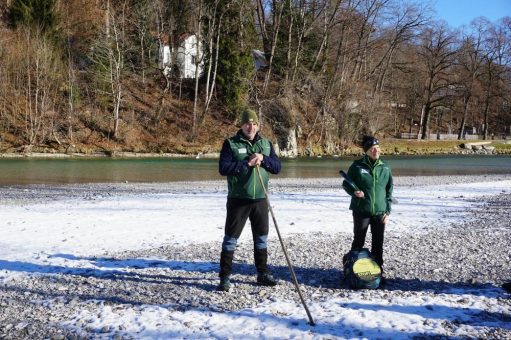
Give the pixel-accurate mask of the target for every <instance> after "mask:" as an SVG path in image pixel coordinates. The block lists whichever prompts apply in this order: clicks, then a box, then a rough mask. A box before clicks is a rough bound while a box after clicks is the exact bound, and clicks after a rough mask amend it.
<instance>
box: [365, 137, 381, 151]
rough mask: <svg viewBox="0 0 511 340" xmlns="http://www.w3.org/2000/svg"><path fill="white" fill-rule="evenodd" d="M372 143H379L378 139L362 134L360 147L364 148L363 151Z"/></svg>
mask: <svg viewBox="0 0 511 340" xmlns="http://www.w3.org/2000/svg"><path fill="white" fill-rule="evenodd" d="M374 145H380V141H379V140H378V139H377V138H375V137H373V136H364V138H363V139H362V148H363V149H364V152H367V150H369V149H370V148H371V147H372V146H374Z"/></svg>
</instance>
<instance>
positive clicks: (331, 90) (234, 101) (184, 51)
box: [0, 0, 511, 156]
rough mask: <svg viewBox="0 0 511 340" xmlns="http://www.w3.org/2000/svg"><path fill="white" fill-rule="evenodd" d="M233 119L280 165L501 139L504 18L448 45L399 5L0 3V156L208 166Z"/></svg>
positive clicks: (442, 28)
mask: <svg viewBox="0 0 511 340" xmlns="http://www.w3.org/2000/svg"><path fill="white" fill-rule="evenodd" d="M196 42H198V43H196ZM187 60H191V61H187ZM190 67H191V68H190ZM246 106H250V107H252V108H254V109H255V110H256V111H257V112H258V113H259V114H260V117H261V121H262V124H261V127H262V130H263V133H264V134H265V135H266V136H268V137H270V138H271V139H272V140H274V141H275V143H277V144H278V148H279V149H280V151H281V153H282V155H289V156H293V155H320V154H343V153H346V152H350V150H352V146H353V143H354V142H355V141H356V140H358V139H359V137H360V136H362V135H363V134H375V135H377V136H379V137H380V138H402V137H405V138H412V139H425V140H428V139H437V138H442V139H443V138H454V139H459V140H463V139H503V138H505V137H506V136H507V137H508V138H509V136H510V135H511V18H510V17H503V18H502V19H501V20H499V21H498V22H489V21H488V20H486V19H485V18H477V19H475V20H474V21H473V22H472V24H471V25H470V27H465V28H463V29H462V30H454V29H452V28H451V27H449V26H448V25H447V23H445V22H442V21H437V20H435V16H434V13H433V12H432V11H431V10H430V9H429V8H428V7H427V6H426V5H424V3H423V2H422V1H400V0H364V1H352V0H300V1H293V0H281V1H269V0H101V1H98V0H67V1H64V0H4V1H2V2H1V3H0V152H1V153H6V152H66V153H76V152H80V153H96V152H104V153H107V154H111V153H115V152H142V153H146V152H151V153H179V154H196V153H211V152H217V151H218V150H219V148H220V146H221V143H222V140H223V139H224V138H225V137H226V136H228V135H230V134H232V133H234V132H235V131H236V129H237V125H238V123H237V117H238V113H239V112H240V110H241V109H242V108H244V107H246ZM460 143H461V142H460Z"/></svg>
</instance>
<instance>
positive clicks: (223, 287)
mask: <svg viewBox="0 0 511 340" xmlns="http://www.w3.org/2000/svg"><path fill="white" fill-rule="evenodd" d="M229 289H231V280H229V277H221V278H220V284H219V285H218V287H217V289H216V290H218V291H220V292H228V291H229Z"/></svg>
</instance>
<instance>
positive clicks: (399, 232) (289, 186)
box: [0, 176, 511, 339]
mask: <svg viewBox="0 0 511 340" xmlns="http://www.w3.org/2000/svg"><path fill="white" fill-rule="evenodd" d="M395 182H396V188H395V193H396V195H395V196H396V199H397V201H398V204H396V206H395V207H394V210H393V214H392V215H391V217H392V220H391V222H390V223H389V225H388V228H387V232H386V241H385V254H384V257H385V260H386V264H385V273H386V277H387V278H388V284H387V286H386V288H385V289H383V290H376V291H351V290H347V289H344V288H342V287H341V285H340V268H341V258H342V255H343V254H344V253H345V252H347V251H348V249H349V246H350V242H351V218H350V215H349V212H348V211H347V205H348V199H347V197H345V194H344V193H343V192H342V191H340V189H339V184H340V183H339V180H336V179H303V180H296V179H295V180H292V179H274V180H273V181H272V183H271V185H272V194H271V195H272V196H271V200H272V204H273V205H274V209H275V212H276V215H277V220H278V222H279V227H280V228H281V230H282V231H283V234H284V238H285V243H286V245H287V249H288V252H289V254H290V255H291V259H292V262H293V264H294V266H295V271H296V273H297V275H298V280H299V282H300V283H301V289H302V292H303V293H304V296H305V297H306V301H307V303H308V306H309V308H310V311H311V313H312V315H313V317H314V319H315V322H316V326H315V327H312V326H310V325H308V324H307V323H306V321H307V318H306V315H305V312H304V311H303V308H302V306H301V304H300V301H299V299H298V296H297V294H296V292H295V290H294V287H293V285H292V283H291V282H290V277H289V271H288V269H287V266H286V264H285V260H284V258H283V255H282V251H281V249H280V244H279V242H278V239H277V237H276V234H275V233H274V231H272V232H271V234H270V249H269V252H270V265H271V269H272V271H273V273H274V275H275V276H276V277H277V278H278V279H279V280H280V284H279V285H278V286H277V287H274V288H265V287H259V286H256V285H255V277H254V266H253V260H252V245H251V242H250V240H249V238H250V237H249V234H250V232H249V230H248V228H247V230H245V232H244V236H247V237H245V239H244V241H243V242H241V244H240V246H239V247H238V250H237V252H236V256H235V261H236V265H235V268H234V271H235V274H234V276H233V283H234V287H233V289H232V291H231V292H229V293H220V292H216V291H215V287H216V284H217V283H218V278H217V272H218V263H217V261H218V257H219V251H220V240H221V237H222V233H223V231H222V223H223V219H224V218H225V216H224V214H225V211H224V205H225V183H224V182H223V181H222V182H189V183H167V184H104V185H98V184H95V185H72V186H53V187H46V186H32V187H11V188H7V187H3V188H0V197H2V199H1V201H0V220H1V223H2V224H3V226H2V229H3V230H4V231H7V233H6V234H5V235H3V236H4V237H3V240H2V241H0V246H1V248H2V249H0V255H1V256H0V338H6V339H18V338H27V339H46V338H52V339H64V338H105V339H107V338H116V339H122V338H127V339H130V338H136V339H138V338H147V339H152V338H161V339H166V338H201V339H203V338H249V339H255V338H306V339H308V338H317V339H320V338H413V337H417V336H418V337H421V336H422V337H435V336H437V337H473V338H495V339H504V338H510V337H511V326H510V325H511V301H510V299H509V297H510V296H509V294H506V293H505V292H504V291H503V290H502V289H501V288H500V286H501V284H502V283H503V282H505V281H509V280H511V265H510V261H509V259H510V258H511V250H510V247H509V245H510V244H511V224H510V219H509V209H510V208H511V187H510V184H511V178H510V177H509V176H507V177H505V176H504V177H502V176H484V177H480V176H479V177H473V176H462V177H452V176H445V177H442V176H441V177H413V178H412V177H409V178H407V177H400V178H396V181H395ZM154 215H157V216H159V217H158V218H155V217H154ZM105 216H111V218H107V217H105ZM41 220H42V221H41ZM132 221H135V222H136V223H135V224H137V225H138V227H139V228H138V229H136V228H135V227H134V226H132V225H131V222H132ZM141 221H143V222H141ZM94 224H98V225H101V226H94ZM52 226H55V228H53V227H52ZM197 226H202V227H204V229H202V233H203V234H205V235H199V233H201V231H198V229H196V228H197ZM63 228H68V229H70V230H73V231H62V230H61V229H63ZM131 228H133V230H132V229H131ZM175 229H179V230H175ZM60 233H61V234H60ZM153 233H155V235H157V236H159V238H156V239H155V238H154V237H153ZM89 234H90V235H89ZM112 237H113V238H114V239H113V240H112V239H110V240H108V238H112ZM137 237H138V239H137ZM368 239H370V237H368ZM57 243H58V244H57ZM99 243H101V244H99Z"/></svg>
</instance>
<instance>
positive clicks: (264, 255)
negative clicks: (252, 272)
mask: <svg viewBox="0 0 511 340" xmlns="http://www.w3.org/2000/svg"><path fill="white" fill-rule="evenodd" d="M254 262H255V267H256V269H257V272H258V273H266V272H267V271H268V265H267V263H268V249H254Z"/></svg>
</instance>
